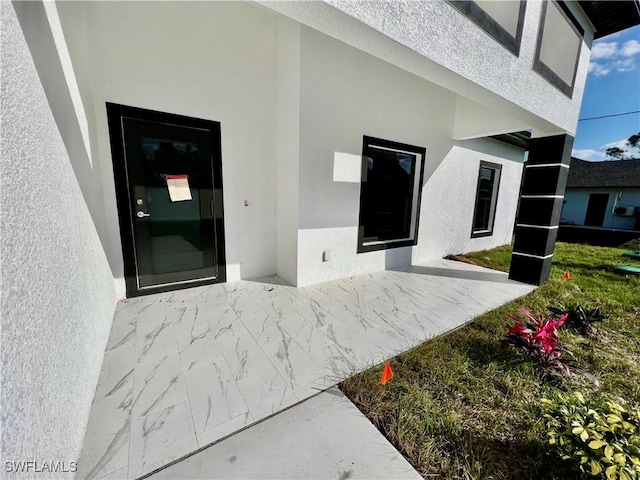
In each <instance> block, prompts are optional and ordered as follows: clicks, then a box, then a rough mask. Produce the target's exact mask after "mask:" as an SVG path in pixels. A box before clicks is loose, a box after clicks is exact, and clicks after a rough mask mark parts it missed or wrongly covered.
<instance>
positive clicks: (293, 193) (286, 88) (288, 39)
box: [276, 16, 300, 285]
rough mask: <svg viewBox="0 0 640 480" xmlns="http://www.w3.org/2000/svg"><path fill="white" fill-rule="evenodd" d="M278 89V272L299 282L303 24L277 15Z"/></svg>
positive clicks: (292, 282) (287, 278)
mask: <svg viewBox="0 0 640 480" xmlns="http://www.w3.org/2000/svg"><path fill="white" fill-rule="evenodd" d="M277 26H278V31H277V51H278V53H277V64H278V65H277V92H276V103H277V109H276V228H277V230H276V249H277V252H276V273H277V274H278V275H279V276H280V277H282V278H284V279H285V280H287V281H288V282H289V283H291V284H292V285H296V283H297V282H298V202H299V197H298V176H299V163H300V162H299V160H300V24H299V23H298V22H294V21H293V20H290V19H288V18H286V17H284V16H279V17H278V25H277Z"/></svg>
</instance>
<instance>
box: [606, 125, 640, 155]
mask: <svg viewBox="0 0 640 480" xmlns="http://www.w3.org/2000/svg"><path fill="white" fill-rule="evenodd" d="M625 145H626V146H627V147H629V148H639V147H640V132H638V133H636V134H635V135H631V136H630V137H629V138H627V141H626V142H625ZM605 154H606V155H607V158H608V159H609V160H631V159H633V156H630V155H629V152H628V151H627V150H625V149H623V148H619V147H611V148H607V150H606V151H605Z"/></svg>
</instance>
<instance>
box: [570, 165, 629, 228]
mask: <svg viewBox="0 0 640 480" xmlns="http://www.w3.org/2000/svg"><path fill="white" fill-rule="evenodd" d="M560 222H561V223H564V224H569V225H584V226H588V227H603V228H610V229H619V230H640V160H619V161H610V162H588V161H586V160H580V159H579V158H572V159H571V168H570V169H569V178H568V179H567V189H566V192H565V195H564V206H563V208H562V215H561V217H560Z"/></svg>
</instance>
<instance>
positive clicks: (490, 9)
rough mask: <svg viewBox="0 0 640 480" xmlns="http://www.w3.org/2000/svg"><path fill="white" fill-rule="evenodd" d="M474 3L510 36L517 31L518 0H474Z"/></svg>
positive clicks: (518, 16) (514, 34)
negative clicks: (501, 0)
mask: <svg viewBox="0 0 640 480" xmlns="http://www.w3.org/2000/svg"><path fill="white" fill-rule="evenodd" d="M475 3H476V4H477V5H478V6H479V7H480V8H481V9H482V10H484V11H485V12H487V14H488V15H489V16H490V17H491V18H493V19H494V20H495V21H496V22H498V23H499V24H500V26H501V27H502V28H504V29H505V30H506V31H507V32H508V33H509V34H510V35H511V36H513V37H515V36H516V33H517V32H518V19H519V18H520V2H519V1H511V0H507V1H503V2H496V0H475Z"/></svg>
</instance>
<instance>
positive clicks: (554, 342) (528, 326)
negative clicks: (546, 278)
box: [506, 308, 570, 373]
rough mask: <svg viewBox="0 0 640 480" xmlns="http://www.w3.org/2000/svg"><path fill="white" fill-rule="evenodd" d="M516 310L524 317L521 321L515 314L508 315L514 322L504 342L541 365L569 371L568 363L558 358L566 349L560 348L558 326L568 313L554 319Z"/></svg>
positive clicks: (564, 320)
mask: <svg viewBox="0 0 640 480" xmlns="http://www.w3.org/2000/svg"><path fill="white" fill-rule="evenodd" d="M518 310H519V311H520V312H521V313H522V314H524V316H525V317H526V319H525V320H524V321H523V319H521V318H520V317H518V316H516V315H512V314H509V315H508V316H509V318H511V319H512V320H513V321H514V323H513V325H512V326H511V327H509V329H508V330H507V339H506V342H507V343H508V344H510V345H512V346H514V347H515V348H517V349H518V350H519V351H520V352H522V353H523V354H524V355H526V356H528V357H531V358H533V359H534V360H535V361H536V362H538V363H540V364H541V365H543V366H546V367H550V368H555V369H558V370H561V371H564V372H565V373H570V370H569V365H567V363H566V362H564V361H563V360H561V359H560V356H561V354H562V353H563V352H567V350H565V349H563V348H562V345H561V344H560V336H559V335H558V328H559V327H560V326H561V325H563V324H564V323H565V322H566V321H567V318H569V315H568V314H567V315H564V316H562V317H561V318H559V319H557V320H556V319H546V318H544V316H543V315H542V314H540V315H539V316H538V317H536V316H534V315H533V314H532V313H531V312H530V311H529V310H526V309H524V308H519V309H518ZM567 353H568V352H567Z"/></svg>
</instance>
